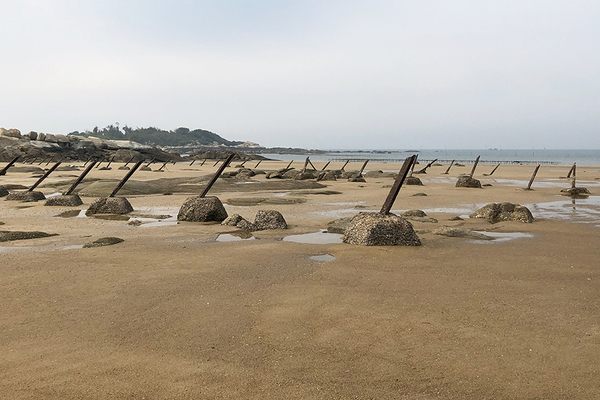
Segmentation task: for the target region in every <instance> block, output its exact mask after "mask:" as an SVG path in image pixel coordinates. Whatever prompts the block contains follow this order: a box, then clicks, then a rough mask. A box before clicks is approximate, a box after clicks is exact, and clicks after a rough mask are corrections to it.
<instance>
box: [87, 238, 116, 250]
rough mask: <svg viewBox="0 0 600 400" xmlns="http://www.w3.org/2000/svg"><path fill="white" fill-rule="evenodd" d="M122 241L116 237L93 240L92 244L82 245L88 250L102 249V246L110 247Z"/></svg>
mask: <svg viewBox="0 0 600 400" xmlns="http://www.w3.org/2000/svg"><path fill="white" fill-rule="evenodd" d="M123 241H124V240H123V239H121V238H118V237H111V236H107V237H103V238H100V239H98V240H94V241H93V242H90V243H86V244H84V245H83V248H84V249H89V248H91V247H102V246H111V245H113V244H117V243H121V242H123Z"/></svg>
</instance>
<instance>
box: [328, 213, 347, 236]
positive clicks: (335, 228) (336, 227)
mask: <svg viewBox="0 0 600 400" xmlns="http://www.w3.org/2000/svg"><path fill="white" fill-rule="evenodd" d="M351 221H352V218H351V217H345V218H340V219H336V220H334V221H330V222H329V223H328V224H327V232H329V233H341V234H344V232H345V231H346V229H347V228H348V227H349V226H350V222H351Z"/></svg>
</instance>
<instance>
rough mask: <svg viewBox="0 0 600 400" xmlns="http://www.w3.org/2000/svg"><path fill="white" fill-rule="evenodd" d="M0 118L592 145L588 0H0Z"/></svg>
mask: <svg viewBox="0 0 600 400" xmlns="http://www.w3.org/2000/svg"><path fill="white" fill-rule="evenodd" d="M0 15H1V16H2V22H1V23H0V37H1V39H0V126H3V127H6V128H18V129H20V130H21V131H22V132H23V133H25V132H28V131H30V130H35V131H38V132H47V133H68V132H71V131H74V130H80V131H83V130H86V129H92V128H93V127H94V126H99V127H104V126H106V125H108V124H114V123H115V122H118V123H119V124H120V125H121V126H123V125H129V126H132V127H147V126H156V127H159V128H163V129H169V130H170V129H175V128H177V127H180V126H185V127H189V128H202V129H207V130H210V131H213V132H215V133H218V134H220V135H221V136H223V137H225V138H227V139H230V140H250V141H254V142H258V143H260V144H262V145H265V146H294V147H308V148H397V149H406V148H417V149H420V148H444V147H447V148H488V147H501V148H526V149H527V148H570V149H577V148H588V149H589V148H595V149H600V1H597V0H589V1H586V0H569V1H562V0H539V1H538V0H500V1H491V0H490V1H486V0H439V1H436V0H411V1H402V0H396V1H385V0H371V1H368V2H367V1H352V0H344V1H341V0H331V1H327V0H320V1H312V0H303V1H292V0H289V1H283V0H282V1H277V0H271V1H268V0H253V1H250V0H249V1H241V0H240V1H233V0H214V1H200V0H198V1H192V0H186V1H178V0H170V1H166V0H165V1H157V0H145V1H139V0H129V1H128V0H98V1H85V0H0Z"/></svg>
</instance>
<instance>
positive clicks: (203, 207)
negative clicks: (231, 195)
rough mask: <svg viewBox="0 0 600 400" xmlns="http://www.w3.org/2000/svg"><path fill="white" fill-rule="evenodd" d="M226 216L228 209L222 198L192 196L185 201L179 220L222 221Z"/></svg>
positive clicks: (178, 216) (180, 210) (178, 215)
mask: <svg viewBox="0 0 600 400" xmlns="http://www.w3.org/2000/svg"><path fill="white" fill-rule="evenodd" d="M226 218H227V211H225V207H223V203H221V200H219V198H217V197H215V196H208V197H200V196H195V197H190V198H188V199H187V200H186V201H185V202H184V203H183V205H182V206H181V208H180V209H179V213H178V214H177V220H178V221H191V222H210V221H217V222H221V221H223V220H225V219H226Z"/></svg>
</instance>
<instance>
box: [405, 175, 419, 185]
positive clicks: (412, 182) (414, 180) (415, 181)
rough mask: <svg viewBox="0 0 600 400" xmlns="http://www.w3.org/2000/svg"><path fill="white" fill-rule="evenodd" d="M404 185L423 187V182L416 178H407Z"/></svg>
mask: <svg viewBox="0 0 600 400" xmlns="http://www.w3.org/2000/svg"><path fill="white" fill-rule="evenodd" d="M404 184H405V185H414V186H423V182H421V180H420V179H419V178H417V177H416V176H407V177H406V179H405V180H404Z"/></svg>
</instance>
